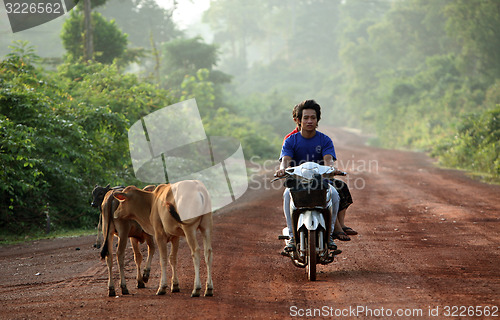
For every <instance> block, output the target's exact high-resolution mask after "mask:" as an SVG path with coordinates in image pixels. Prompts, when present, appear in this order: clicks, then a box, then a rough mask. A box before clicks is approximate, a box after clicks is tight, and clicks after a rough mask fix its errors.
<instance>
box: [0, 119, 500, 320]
mask: <svg viewBox="0 0 500 320" xmlns="http://www.w3.org/2000/svg"><path fill="white" fill-rule="evenodd" d="M320 130H321V128H320ZM326 133H328V134H329V135H330V136H331V137H332V138H333V139H334V143H335V145H336V148H337V156H338V158H339V160H340V161H339V166H340V168H342V169H344V170H345V171H347V172H349V176H348V177H345V178H344V180H345V181H346V182H348V183H349V186H350V188H351V192H352V194H353V198H354V204H353V205H352V207H351V208H350V209H349V210H348V216H347V218H346V221H347V223H348V225H349V226H352V227H353V228H354V229H356V230H357V231H359V233H360V234H359V235H358V236H353V237H352V241H350V242H338V245H339V248H340V249H342V250H343V253H342V254H341V255H340V256H338V258H337V259H336V261H335V262H334V263H332V264H330V265H327V266H318V271H319V274H318V277H317V278H318V280H317V281H315V282H309V281H308V280H307V276H306V273H305V269H299V268H296V267H294V266H293V265H292V264H291V262H290V261H289V259H287V258H284V257H282V256H280V254H279V252H280V251H281V248H282V246H283V243H282V242H281V241H279V240H277V236H278V234H279V233H280V232H281V229H282V228H283V226H284V217H283V214H282V209H281V194H282V191H283V189H282V188H280V183H279V182H275V184H272V185H271V184H270V183H269V180H270V174H269V172H268V173H267V177H265V178H264V179H263V180H262V179H257V178H255V179H252V181H251V184H250V188H249V190H248V191H247V193H246V194H245V195H244V196H243V197H242V198H240V199H239V200H238V201H236V202H235V203H233V204H232V205H231V206H228V207H226V208H224V209H222V210H220V212H218V213H217V215H216V216H214V239H213V249H214V275H213V276H214V287H215V291H214V293H215V296H214V297H210V298H205V297H200V298H190V293H191V290H192V284H193V267H192V261H191V258H190V253H189V250H188V248H187V245H186V243H185V242H184V241H182V242H181V249H180V251H179V266H180V267H181V268H182V270H181V272H180V274H179V280H180V286H181V292H180V293H167V295H166V296H156V295H155V292H156V288H157V285H158V283H159V268H160V266H159V262H158V256H157V255H156V256H155V258H154V260H153V270H152V275H151V279H150V281H149V283H148V284H147V288H146V289H137V288H135V283H134V282H135V279H134V274H135V264H134V262H133V256H132V251H131V249H130V248H128V249H127V252H126V258H125V260H126V264H127V267H126V272H127V284H128V288H129V290H130V292H131V294H130V295H128V296H122V295H121V292H120V290H119V289H118V290H117V293H118V294H119V296H117V297H113V298H109V297H107V284H106V282H107V271H106V266H105V263H104V262H103V261H101V260H99V251H98V250H97V249H94V248H92V244H93V243H94V240H95V237H77V238H63V239H56V240H43V241H35V242H29V243H25V244H20V245H12V246H4V247H0V319H59V318H64V319H66V318H84V319H132V318H134V319H135V318H144V319H232V318H235V319H244V318H248V319H289V318H313V317H317V318H335V319H355V318H361V319H373V318H377V319H390V318H395V319H500V310H499V309H498V308H499V307H500V223H499V222H500V202H499V199H500V186H492V185H486V184H482V183H480V182H477V181H473V180H471V179H469V178H467V177H466V176H465V175H464V174H463V173H462V172H459V171H455V170H443V169H438V168H436V167H434V166H433V164H432V161H431V159H429V158H428V157H427V156H425V155H424V154H421V153H413V152H404V151H393V150H382V149H377V148H371V147H366V146H364V145H363V144H362V139H360V138H359V137H358V136H356V135H355V134H351V133H348V132H346V131H342V130H339V129H335V130H326ZM129 247H130V245H129ZM143 250H144V251H143V252H144V254H146V251H145V250H146V249H145V245H143ZM202 266H203V268H202V282H204V281H205V279H206V277H205V268H204V265H203V264H202ZM114 271H115V274H116V277H115V281H116V285H117V286H118V281H117V272H116V271H117V270H116V263H115V266H114ZM168 274H169V275H170V271H169V273H168ZM118 287H119V286H118ZM469 307H473V308H469ZM485 315H487V316H485Z"/></svg>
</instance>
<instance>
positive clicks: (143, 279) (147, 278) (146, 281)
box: [142, 269, 151, 283]
mask: <svg viewBox="0 0 500 320" xmlns="http://www.w3.org/2000/svg"><path fill="white" fill-rule="evenodd" d="M150 271H151V270H148V269H144V273H143V274H142V281H144V282H145V283H148V281H149V273H150Z"/></svg>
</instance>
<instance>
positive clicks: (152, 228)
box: [113, 180, 213, 297]
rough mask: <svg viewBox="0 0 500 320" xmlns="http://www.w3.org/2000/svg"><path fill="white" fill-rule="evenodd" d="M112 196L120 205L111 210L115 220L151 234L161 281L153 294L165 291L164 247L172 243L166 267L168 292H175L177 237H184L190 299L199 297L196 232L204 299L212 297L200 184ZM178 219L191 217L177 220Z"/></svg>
mask: <svg viewBox="0 0 500 320" xmlns="http://www.w3.org/2000/svg"><path fill="white" fill-rule="evenodd" d="M113 194H114V196H115V198H116V199H118V200H119V201H120V202H121V203H120V206H119V207H118V208H117V209H116V211H115V218H117V217H118V218H121V219H134V220H137V222H139V224H140V225H141V226H142V227H143V228H144V230H145V231H146V232H148V233H151V234H154V235H155V239H156V243H157V244H158V249H159V250H160V264H161V280H160V285H159V287H158V291H157V292H156V294H157V295H162V294H165V293H166V288H167V244H168V242H172V248H171V252H170V264H171V266H172V287H171V291H172V292H178V291H179V279H178V278H177V251H178V248H179V238H180V237H186V240H187V243H188V245H189V248H190V249H191V256H192V258H193V264H194V272H195V279H194V289H193V292H192V293H191V296H192V297H199V296H200V291H201V282H200V247H199V245H198V241H197V239H196V230H198V229H199V230H200V231H201V233H202V236H203V244H204V253H205V263H206V265H207V283H206V290H205V296H212V295H213V283H212V243H211V238H212V212H211V210H212V209H211V208H212V205H211V202H210V196H209V194H208V191H207V189H206V188H205V186H204V185H203V183H202V182H200V181H197V180H187V181H180V182H177V183H174V184H161V185H159V186H158V187H157V188H156V189H155V190H154V191H153V192H148V191H144V190H141V189H138V188H136V187H134V186H129V187H127V188H125V189H124V190H123V191H121V192H117V191H115V192H114V193H113ZM180 216H184V217H191V218H188V219H186V220H184V221H181V218H180Z"/></svg>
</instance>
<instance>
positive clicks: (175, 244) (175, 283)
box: [170, 237, 180, 292]
mask: <svg viewBox="0 0 500 320" xmlns="http://www.w3.org/2000/svg"><path fill="white" fill-rule="evenodd" d="M171 243H172V247H171V248H170V267H171V268H172V287H171V291H172V292H179V291H180V288H179V278H178V277H177V251H179V237H172V239H171Z"/></svg>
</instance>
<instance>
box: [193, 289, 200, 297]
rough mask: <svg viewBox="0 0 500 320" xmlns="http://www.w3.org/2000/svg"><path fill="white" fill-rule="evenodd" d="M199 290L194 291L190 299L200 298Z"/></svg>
mask: <svg viewBox="0 0 500 320" xmlns="http://www.w3.org/2000/svg"><path fill="white" fill-rule="evenodd" d="M200 291H201V289H195V290H194V291H193V293H191V298H198V297H199V296H200Z"/></svg>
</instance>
